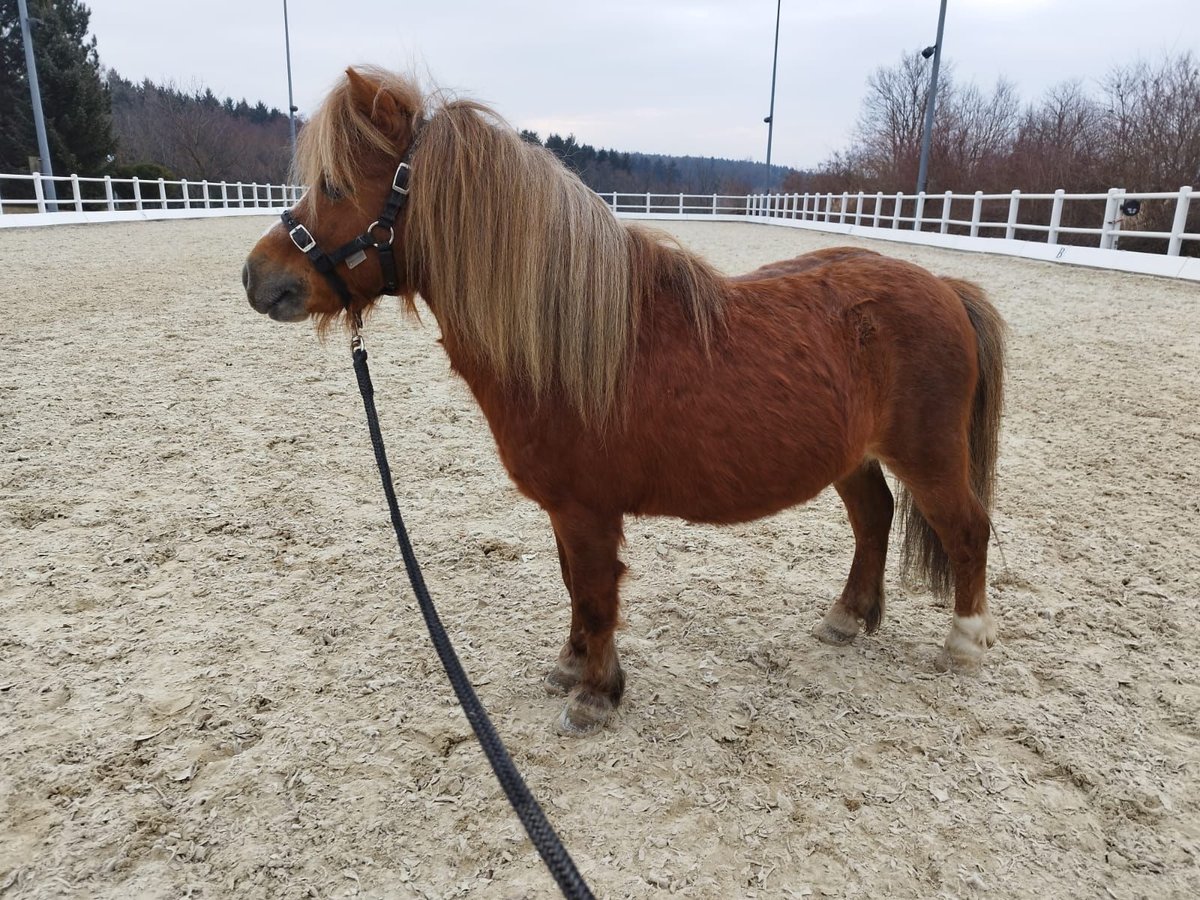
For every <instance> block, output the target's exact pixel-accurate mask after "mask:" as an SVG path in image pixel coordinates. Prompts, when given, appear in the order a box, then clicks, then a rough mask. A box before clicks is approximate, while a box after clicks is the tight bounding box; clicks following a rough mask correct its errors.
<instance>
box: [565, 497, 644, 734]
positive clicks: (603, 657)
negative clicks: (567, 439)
mask: <svg viewBox="0 0 1200 900" xmlns="http://www.w3.org/2000/svg"><path fill="white" fill-rule="evenodd" d="M550 519H551V521H552V522H553V524H554V533H555V535H556V536H557V537H558V540H559V544H560V557H559V558H560V561H561V563H562V568H563V575H564V578H566V579H568V580H569V583H570V593H571V634H570V637H569V638H568V639H567V644H566V646H565V647H563V650H562V652H561V653H560V654H559V659H558V662H557V663H556V664H555V668H554V671H552V672H551V675H550V677H548V678H547V682H548V683H549V682H550V681H551V680H552V679H553V680H558V681H561V682H562V687H563V688H564V689H566V690H569V691H570V693H569V694H568V697H567V704H566V707H565V708H564V709H563V712H562V715H561V717H560V718H559V721H558V727H559V729H560V730H561V731H562V732H563V733H564V734H572V735H578V734H587V733H589V732H591V731H595V730H596V729H597V728H599V727H600V726H602V725H603V724H604V723H605V722H606V721H607V720H608V718H609V717H610V716H611V715H612V713H613V711H614V710H615V709H616V707H617V704H618V703H619V702H620V701H621V694H622V693H623V692H624V689H625V673H624V672H623V671H622V670H621V664H620V661H619V660H618V659H617V648H616V642H615V641H614V640H613V632H614V631H615V630H616V627H617V618H618V616H617V610H618V597H617V583H618V581H619V580H620V578H621V575H622V574H623V573H624V572H625V566H624V564H623V563H622V562H621V561H620V560H619V559H618V558H617V550H618V548H619V546H620V543H621V516H620V515H609V514H598V513H594V512H591V511H586V510H577V509H576V510H571V511H569V512H567V511H555V512H553V513H551V515H550ZM559 673H561V675H562V676H563V677H561V678H558V677H557V676H558V674H559ZM568 683H569V686H568Z"/></svg>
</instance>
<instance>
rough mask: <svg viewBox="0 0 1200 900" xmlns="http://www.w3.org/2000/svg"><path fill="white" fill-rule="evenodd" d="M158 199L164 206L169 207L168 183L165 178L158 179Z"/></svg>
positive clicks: (164, 207)
mask: <svg viewBox="0 0 1200 900" xmlns="http://www.w3.org/2000/svg"><path fill="white" fill-rule="evenodd" d="M158 200H159V203H160V204H162V208H163V209H166V208H167V183H166V181H164V180H163V179H161V178H160V179H158Z"/></svg>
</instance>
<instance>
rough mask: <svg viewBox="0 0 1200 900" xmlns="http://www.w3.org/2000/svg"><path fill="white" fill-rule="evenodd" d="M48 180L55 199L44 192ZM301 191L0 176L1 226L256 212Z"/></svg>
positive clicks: (275, 187)
mask: <svg viewBox="0 0 1200 900" xmlns="http://www.w3.org/2000/svg"><path fill="white" fill-rule="evenodd" d="M50 181H53V182H54V186H55V193H56V194H57V195H58V200H57V202H55V201H53V200H51V199H49V198H48V197H47V196H46V194H47V191H46V183H47V182H50ZM302 193H304V189H303V188H302V187H300V186H298V185H294V184H260V183H258V182H242V181H236V182H227V181H212V182H210V181H190V182H189V181H188V180H187V179H186V178H185V179H181V180H179V181H167V180H164V179H162V178H156V179H139V178H112V177H110V176H107V175H106V176H104V177H103V178H81V177H80V176H78V175H69V176H55V177H54V178H50V177H49V176H46V175H38V174H34V175H0V228H4V227H6V226H8V227H21V226H28V225H52V224H72V223H81V222H114V221H123V220H127V219H170V218H199V217H202V216H206V215H215V216H236V215H256V214H261V213H268V212H271V211H275V212H278V211H279V210H281V209H286V208H287V207H289V206H291V205H292V204H293V203H295V202H296V201H297V200H298V199H299V198H300V195H301V194H302Z"/></svg>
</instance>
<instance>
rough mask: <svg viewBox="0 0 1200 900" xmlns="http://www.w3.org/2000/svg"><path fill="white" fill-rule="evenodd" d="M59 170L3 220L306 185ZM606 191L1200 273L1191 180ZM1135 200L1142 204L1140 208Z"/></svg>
mask: <svg viewBox="0 0 1200 900" xmlns="http://www.w3.org/2000/svg"><path fill="white" fill-rule="evenodd" d="M50 180H51V179H49V178H48V177H47V176H42V175H36V174H35V175H0V228H4V227H13V226H17V227H19V226H28V225H49V224H55V223H59V224H70V223H82V222H112V221H123V220H130V219H161V218H189V217H200V216H229V215H260V214H268V213H272V212H278V211H280V210H281V209H285V208H287V207H289V206H291V205H292V204H294V203H295V202H296V201H297V200H298V199H299V198H300V195H301V194H302V193H303V192H304V189H303V188H302V187H301V186H299V185H291V184H259V183H255V182H240V181H239V182H225V181H219V182H209V181H192V182H189V181H187V180H180V181H166V180H163V179H161V178H159V179H153V180H149V179H138V178H111V177H107V176H106V177H103V178H80V177H79V176H76V175H71V176H65V177H56V178H54V179H53V181H54V183H55V185H56V189H57V193H58V201H57V204H55V203H54V202H53V201H51V200H48V199H47V197H46V191H45V187H44V183H45V182H48V181H50ZM600 196H601V197H602V198H604V200H605V201H606V202H607V203H608V204H609V206H610V207H611V208H612V209H613V210H614V211H615V212H616V213H617V214H618V215H620V216H621V217H622V218H634V219H636V218H643V219H644V218H650V219H660V218H669V219H678V218H684V219H708V220H712V219H718V220H727V221H740V222H746V221H752V222H761V223H764V224H771V225H783V226H790V227H796V228H810V229H815V230H819V231H828V232H834V233H839V234H846V235H854V236H859V237H866V238H875V239H883V240H893V241H903V242H906V243H920V244H932V245H934V246H942V247H949V248H953V249H958V250H971V251H983V252H991V253H1001V254H1008V255H1013V256H1024V257H1029V258H1033V259H1044V260H1051V261H1056V262H1063V263H1070V264H1076V265H1089V266H1099V267H1102V268H1112V269H1121V270H1125V271H1132V272H1143V273H1146V274H1153V275H1166V276H1171V277H1180V278H1187V279H1194V280H1197V281H1200V257H1197V256H1188V255H1186V254H1185V252H1184V251H1185V249H1186V250H1189V251H1191V252H1194V248H1195V246H1196V245H1197V244H1200V233H1198V232H1196V231H1191V232H1189V231H1188V230H1187V228H1188V220H1189V212H1192V207H1191V202H1192V188H1190V187H1183V188H1180V189H1179V190H1178V191H1175V192H1169V193H1146V192H1142V193H1138V192H1132V191H1124V190H1121V189H1119V188H1113V189H1112V190H1110V191H1108V192H1107V193H1104V194H1067V193H1065V192H1064V191H1061V190H1060V191H1055V192H1054V193H1053V194H1022V193H1021V192H1020V191H1013V192H1012V193H1010V194H984V193H982V192H978V191H977V192H976V193H974V194H955V193H951V192H946V193H945V194H930V195H926V194H915V195H914V194H883V193H876V194H864V193H857V194H851V193H842V194H832V193H821V194H798V193H795V194H751V195H749V196H742V195H737V196H733V195H722V194H656V193H636V194H633V193H620V192H606V193H602V194H600ZM1130 201H1136V203H1137V205H1138V206H1139V209H1138V210H1137V211H1136V212H1135V211H1134V210H1133V209H1132V207H1131V206H1130V205H1129V204H1130ZM1191 218H1192V220H1193V221H1195V219H1196V216H1195V215H1194V214H1193V215H1191ZM1168 222H1169V223H1170V224H1169V226H1168V225H1167V223H1168ZM1064 238H1065V239H1066V240H1067V242H1068V243H1063V241H1064ZM1122 243H1124V247H1122ZM1130 251H1134V252H1130Z"/></svg>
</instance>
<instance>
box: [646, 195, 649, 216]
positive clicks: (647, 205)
mask: <svg viewBox="0 0 1200 900" xmlns="http://www.w3.org/2000/svg"><path fill="white" fill-rule="evenodd" d="M646 212H650V192H649V191H646Z"/></svg>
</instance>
